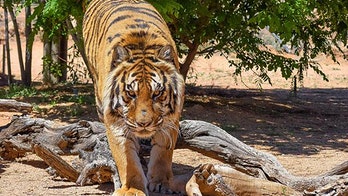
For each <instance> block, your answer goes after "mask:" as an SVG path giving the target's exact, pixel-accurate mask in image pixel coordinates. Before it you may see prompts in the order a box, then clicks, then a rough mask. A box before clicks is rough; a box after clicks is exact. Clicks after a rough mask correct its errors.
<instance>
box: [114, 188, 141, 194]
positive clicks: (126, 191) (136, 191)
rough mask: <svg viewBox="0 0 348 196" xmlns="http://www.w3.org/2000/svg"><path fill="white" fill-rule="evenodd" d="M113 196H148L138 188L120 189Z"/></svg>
mask: <svg viewBox="0 0 348 196" xmlns="http://www.w3.org/2000/svg"><path fill="white" fill-rule="evenodd" d="M112 196H146V194H145V193H144V192H143V191H141V190H139V189H136V188H120V189H118V190H116V191H115V192H114V193H113V194H112Z"/></svg>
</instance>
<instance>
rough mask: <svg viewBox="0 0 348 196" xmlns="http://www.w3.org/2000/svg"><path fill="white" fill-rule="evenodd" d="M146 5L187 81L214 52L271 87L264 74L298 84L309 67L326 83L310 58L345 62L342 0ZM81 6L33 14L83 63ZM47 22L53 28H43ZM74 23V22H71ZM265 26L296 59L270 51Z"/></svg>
mask: <svg viewBox="0 0 348 196" xmlns="http://www.w3.org/2000/svg"><path fill="white" fill-rule="evenodd" d="M27 1H30V2H31V0H27ZM148 1H149V2H150V3H152V4H153V5H154V6H155V7H156V8H157V9H158V10H159V11H160V13H161V14H162V16H163V17H164V18H165V20H166V21H167V22H168V25H169V27H170V29H171V31H172V35H173V37H174V39H175V41H176V43H177V46H178V50H179V54H180V56H181V57H185V58H184V61H183V63H182V64H181V69H180V72H181V73H182V75H183V76H184V77H185V78H186V77H187V73H188V71H189V69H190V65H191V63H192V61H193V60H194V58H195V56H196V55H202V56H205V57H207V58H209V57H211V56H212V55H213V54H214V53H217V52H218V53H220V54H221V55H223V56H225V57H226V58H227V59H228V60H229V65H230V66H234V67H235V73H234V74H235V75H241V74H242V73H243V71H247V70H253V71H254V72H255V73H257V74H258V75H259V76H260V77H261V79H262V81H264V82H269V83H271V78H269V76H268V74H267V73H268V72H270V71H278V70H280V71H281V73H282V76H283V77H284V78H285V79H289V78H290V77H293V76H297V77H298V78H299V79H300V80H302V78H303V73H304V71H305V70H306V69H308V68H311V69H313V70H314V71H316V72H317V73H318V74H320V75H321V76H322V77H323V79H324V80H328V78H327V77H326V75H325V73H323V72H322V71H321V69H320V67H319V65H318V63H316V62H315V61H313V59H314V58H315V57H316V56H317V55H319V54H321V53H324V54H326V55H330V56H331V58H332V59H333V60H334V61H335V62H337V60H336V57H335V53H336V51H339V52H340V53H341V54H342V55H343V56H344V57H345V58H346V56H345V54H344V52H343V48H344V47H346V46H347V39H348V35H347V34H348V33H347V31H348V19H347V18H348V4H347V3H346V2H345V1H344V0H334V1H314V0H309V1H305V0H291V1H272V0H263V1H249V0H234V1H232V0H217V1H215V0H206V1H201V0H192V1H186V0H148ZM85 6H86V1H84V0H75V1H69V0H48V1H47V3H46V4H42V3H41V4H40V5H39V6H38V8H37V9H35V11H34V15H35V13H36V16H37V19H38V20H37V25H36V26H37V27H40V28H43V30H44V31H45V32H49V36H51V37H52V36H53V34H54V33H57V30H58V29H60V28H63V27H64V29H65V30H64V31H63V32H62V33H64V34H66V33H70V34H71V35H72V36H73V39H74V41H75V43H76V45H77V46H78V48H79V51H80V53H81V55H82V57H83V58H84V59H86V58H85V55H84V49H83V41H82V36H81V35H82V33H81V32H82V31H81V30H82V27H81V24H82V20H83V9H84V7H85ZM47 19H50V20H51V22H52V25H45V23H44V22H45V21H46V20H47ZM74 20H75V21H76V23H72V21H74ZM73 24H76V25H75V26H74V25H73ZM265 27H268V28H269V30H270V31H271V32H272V33H274V34H276V35H278V36H279V38H280V40H281V41H282V43H288V44H290V45H291V47H292V48H294V50H295V54H297V55H298V56H299V58H298V59H290V58H286V57H285V56H284V55H282V54H281V53H279V52H272V51H271V50H269V48H267V46H266V45H265V42H264V41H263V40H262V39H261V38H259V37H258V36H257V34H258V33H259V31H260V29H262V28H265ZM36 29H37V28H36ZM231 53H235V54H236V57H237V58H238V60H234V59H230V58H229V55H230V54H231ZM85 62H87V61H85Z"/></svg>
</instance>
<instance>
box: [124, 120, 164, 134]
mask: <svg viewBox="0 0 348 196" xmlns="http://www.w3.org/2000/svg"><path fill="white" fill-rule="evenodd" d="M162 123H163V119H162V118H160V119H159V120H157V121H156V122H154V121H152V122H151V123H150V124H148V125H146V126H142V125H141V124H139V123H136V122H134V123H133V122H131V121H129V120H126V125H127V126H128V128H129V131H131V133H133V134H134V135H135V136H137V137H139V138H149V137H152V136H153V135H154V134H155V133H156V132H157V131H158V130H160V127H161V125H162Z"/></svg>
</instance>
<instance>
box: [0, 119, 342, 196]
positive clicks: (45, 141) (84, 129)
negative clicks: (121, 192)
mask: <svg viewBox="0 0 348 196" xmlns="http://www.w3.org/2000/svg"><path fill="white" fill-rule="evenodd" d="M180 132H181V134H180V138H179V139H178V143H177V147H178V148H188V149H192V150H195V151H198V152H200V153H202V154H204V155H207V156H210V157H212V158H216V159H219V160H222V161H224V162H225V163H227V164H228V165H223V166H221V165H211V164H206V165H203V166H201V167H200V168H198V169H197V170H196V171H195V172H194V174H193V176H192V173H189V174H188V175H189V176H192V178H191V180H190V181H189V182H188V183H187V186H186V188H187V193H188V195H195V194H196V195H281V194H284V195H316V194H319V195H321V194H326V195H347V194H348V173H347V171H348V161H347V162H345V163H342V164H341V165H339V166H337V167H335V168H333V170H332V171H330V172H328V173H326V174H323V175H319V176H315V177H299V176H294V175H292V174H290V173H289V172H288V171H287V170H286V169H285V168H284V167H283V166H282V165H281V164H280V163H279V162H278V161H277V160H276V158H275V157H274V156H272V155H270V154H268V153H264V152H260V151H258V150H256V149H254V148H252V147H250V146H248V145H246V144H244V143H243V142H241V141H239V140H237V139H236V138H234V137H233V136H231V135H230V134H228V133H227V132H225V131H224V130H222V129H220V128H218V127H217V126H215V125H212V124H210V123H207V122H203V121H191V120H185V121H181V122H180ZM36 144H40V146H44V147H45V148H47V149H48V150H49V151H48V152H50V154H51V155H52V156H53V157H55V156H59V154H78V153H79V154H80V157H81V160H82V161H81V164H80V165H79V167H76V168H81V169H79V170H77V169H75V168H74V167H66V166H64V164H62V163H59V164H52V158H51V156H42V158H43V159H44V161H45V162H47V163H48V164H50V165H52V167H58V168H55V169H56V170H57V169H61V168H63V170H67V171H68V170H70V169H71V168H72V170H76V171H74V172H73V173H79V177H78V179H77V183H78V184H81V185H84V184H90V183H103V182H107V181H113V182H114V183H115V187H119V186H120V182H119V180H118V174H117V169H116V168H115V167H114V166H115V164H114V162H113V160H112V157H111V153H110V150H109V147H108V144H107V140H106V136H105V127H104V126H103V124H102V123H99V122H88V121H80V122H78V123H74V124H69V125H65V126H57V125H56V124H55V123H53V122H51V121H46V120H43V119H32V118H29V117H17V118H14V120H13V121H12V122H11V123H10V124H9V125H8V126H7V128H6V129H3V130H2V131H1V132H0V155H1V156H2V157H3V158H6V155H11V157H12V158H13V156H15V155H16V154H15V153H18V151H19V149H20V150H22V151H24V152H25V151H31V150H32V148H34V149H35V145H36ZM28 146H32V147H31V148H30V147H28ZM33 146H34V147H33ZM36 147H37V146H36ZM11 151H12V153H11ZM37 153H39V152H37ZM24 154H25V153H21V154H18V156H24ZM57 161H58V162H60V161H61V160H57ZM62 165H63V166H62ZM64 168H68V169H64ZM67 171H65V172H60V175H63V177H66V178H67V179H74V180H75V177H74V178H71V177H69V176H67V174H64V173H67ZM68 173H71V171H70V172H68ZM182 179H186V180H184V181H181V182H180V181H179V180H178V181H176V182H178V183H179V182H180V183H186V182H187V181H188V179H189V178H182ZM337 193H339V194H337Z"/></svg>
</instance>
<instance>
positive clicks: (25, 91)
mask: <svg viewBox="0 0 348 196" xmlns="http://www.w3.org/2000/svg"><path fill="white" fill-rule="evenodd" d="M36 94H37V90H36V89H35V88H33V87H26V86H22V85H18V84H13V85H10V86H9V88H8V89H0V98H1V99H10V98H23V97H33V96H35V95H36Z"/></svg>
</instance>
